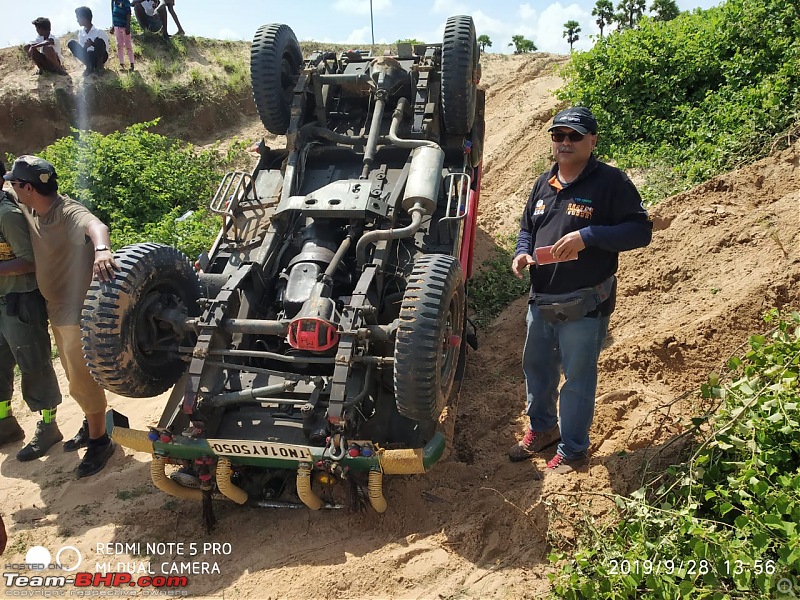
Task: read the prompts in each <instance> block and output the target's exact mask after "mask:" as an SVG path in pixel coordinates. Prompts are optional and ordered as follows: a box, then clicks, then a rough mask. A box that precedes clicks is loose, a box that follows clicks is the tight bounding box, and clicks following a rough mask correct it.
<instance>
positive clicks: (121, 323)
mask: <svg viewBox="0 0 800 600" xmlns="http://www.w3.org/2000/svg"><path fill="white" fill-rule="evenodd" d="M114 259H115V260H116V263H117V265H118V266H119V270H118V271H117V272H116V276H115V278H114V280H113V281H110V282H102V283H101V282H99V281H92V285H91V286H90V287H89V291H88V292H87V294H86V300H85V302H84V305H83V313H82V316H81V334H82V342H83V354H84V356H85V358H86V361H87V363H88V366H89V371H90V372H91V373H92V376H93V377H94V378H95V380H96V381H97V382H98V383H99V384H100V385H101V386H103V387H104V388H105V389H107V390H109V391H111V392H114V393H115V394H119V395H121V396H128V397H131V398H147V397H149V396H155V395H158V394H160V393H162V392H164V391H165V390H167V389H169V387H170V386H172V385H173V384H174V383H175V382H176V381H177V380H178V379H179V378H180V376H181V375H182V374H183V372H184V371H185V370H186V365H187V363H186V362H184V361H183V360H182V359H181V357H180V356H179V355H178V353H177V347H178V346H179V345H180V344H181V342H182V341H184V340H183V339H182V338H184V337H185V336H184V335H183V334H182V333H181V332H178V331H176V330H175V328H173V327H171V326H170V325H169V323H168V322H167V321H166V320H164V319H161V318H159V317H160V315H162V314H163V311H165V310H170V311H171V312H172V315H177V314H183V315H197V314H198V313H199V309H198V306H197V300H198V298H199V297H200V284H199V283H198V280H197V275H196V274H195V272H194V269H192V266H191V264H190V262H189V259H188V258H187V257H186V256H185V255H184V254H183V253H182V252H180V251H179V250H176V249H175V248H172V247H171V246H165V245H162V244H134V245H132V246H126V247H125V248H122V249H121V250H119V251H118V252H117V253H116V254H115V255H114Z"/></svg>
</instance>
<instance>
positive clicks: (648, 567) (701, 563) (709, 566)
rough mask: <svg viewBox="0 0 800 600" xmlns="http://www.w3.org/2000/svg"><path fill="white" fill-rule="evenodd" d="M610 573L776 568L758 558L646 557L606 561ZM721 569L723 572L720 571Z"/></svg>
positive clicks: (683, 573)
mask: <svg viewBox="0 0 800 600" xmlns="http://www.w3.org/2000/svg"><path fill="white" fill-rule="evenodd" d="M606 565H607V566H608V574H609V575H630V574H631V573H634V574H640V573H641V574H643V575H662V574H663V575H676V576H682V577H684V576H687V575H689V576H691V575H706V574H708V573H710V572H712V571H716V572H717V573H718V574H720V575H725V576H730V575H741V574H742V573H744V572H746V571H747V572H751V573H753V574H754V575H761V574H762V573H763V574H766V575H773V574H774V573H775V570H776V565H775V561H774V560H761V559H756V560H754V561H752V562H747V561H742V560H725V561H722V562H720V563H718V564H715V563H714V562H712V561H710V560H707V559H705V558H701V559H699V560H683V559H681V560H674V559H671V558H662V559H656V560H650V559H644V560H638V559H633V560H630V559H627V558H624V559H615V558H612V559H610V560H608V561H606ZM717 569H719V570H717ZM720 571H721V572H720Z"/></svg>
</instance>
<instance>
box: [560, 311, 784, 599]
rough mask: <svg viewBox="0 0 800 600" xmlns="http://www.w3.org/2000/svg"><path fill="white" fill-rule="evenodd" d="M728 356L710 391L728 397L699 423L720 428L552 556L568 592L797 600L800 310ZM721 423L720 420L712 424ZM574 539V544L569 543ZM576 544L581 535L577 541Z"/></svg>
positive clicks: (706, 388) (776, 318)
mask: <svg viewBox="0 0 800 600" xmlns="http://www.w3.org/2000/svg"><path fill="white" fill-rule="evenodd" d="M766 320H767V321H768V322H777V326H776V327H775V328H774V329H773V330H772V332H771V333H770V334H768V335H755V336H752V337H751V338H750V339H749V347H750V349H749V351H748V352H747V353H746V354H745V355H744V356H743V357H741V358H739V357H733V358H731V359H730V360H729V361H728V368H729V371H730V372H729V375H728V377H726V380H725V383H722V382H721V381H720V378H719V377H717V376H716V375H711V376H710V377H709V380H708V383H706V384H704V385H703V386H702V387H701V390H700V394H701V395H702V396H703V397H705V398H708V399H715V400H717V401H718V402H719V404H721V406H720V407H719V410H717V411H712V412H711V413H710V414H709V415H708V419H709V422H708V423H707V422H706V419H705V418H699V417H698V418H696V419H694V425H695V430H694V433H699V432H701V431H706V430H708V433H707V434H706V435H705V437H704V439H703V440H702V441H701V442H700V443H699V444H698V445H697V447H696V449H695V450H694V451H693V452H692V454H691V455H690V456H689V457H688V459H687V460H686V461H685V462H684V463H682V464H680V465H677V466H673V467H670V468H669V469H668V470H667V471H666V472H665V473H662V474H661V475H659V476H658V477H657V478H656V479H655V480H654V481H653V482H651V483H650V484H649V485H647V486H646V487H643V488H641V489H639V490H638V491H637V492H634V493H633V494H631V496H630V497H621V496H616V497H614V499H615V501H616V505H617V509H618V513H619V514H618V517H619V519H618V520H617V521H616V522H614V523H613V524H612V525H610V526H608V527H602V528H597V527H596V525H595V524H592V523H589V522H588V521H587V522H585V523H583V526H582V527H580V526H579V528H580V529H581V530H582V531H583V538H582V539H581V540H580V544H579V548H578V549H577V550H576V551H574V552H571V553H570V555H569V558H568V555H567V553H566V552H565V550H566V545H562V549H560V550H556V551H554V552H553V553H552V554H551V556H550V558H551V560H553V561H555V562H556V563H558V564H559V565H560V567H561V568H560V574H559V575H557V576H554V577H553V579H554V591H555V593H556V594H557V595H558V596H560V597H564V598H574V599H578V598H608V599H627V598H631V599H633V598H687V599H693V600H694V599H697V598H713V599H715V600H717V599H718V600H724V599H733V598H755V597H757V598H768V597H769V598H783V597H785V598H794V597H796V596H795V595H794V594H793V592H797V591H800V532H798V526H797V524H798V523H800V438H798V437H797V430H798V426H800V410H799V408H798V407H800V383H799V382H798V373H799V372H800V314H798V313H796V312H794V313H792V314H791V315H786V316H785V318H782V317H781V316H780V315H778V313H777V311H775V310H773V311H770V313H768V314H767V316H766ZM709 424H710V427H708V425H709ZM563 541H564V540H562V542H563ZM568 544H569V545H571V543H570V542H568Z"/></svg>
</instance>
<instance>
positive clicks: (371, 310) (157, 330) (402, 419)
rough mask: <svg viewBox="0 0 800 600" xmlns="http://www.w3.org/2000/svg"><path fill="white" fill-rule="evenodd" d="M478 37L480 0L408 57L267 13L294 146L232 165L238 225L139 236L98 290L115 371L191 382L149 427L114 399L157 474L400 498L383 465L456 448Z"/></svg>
mask: <svg viewBox="0 0 800 600" xmlns="http://www.w3.org/2000/svg"><path fill="white" fill-rule="evenodd" d="M478 58H479V52H478V47H477V44H476V38H475V28H474V25H473V22H472V19H471V17H468V16H455V17H451V18H450V19H448V21H447V24H446V28H445V34H444V40H443V43H441V44H421V45H414V46H412V45H410V44H399V46H398V53H397V55H396V56H380V57H373V56H372V55H371V53H369V52H365V51H360V50H354V51H350V52H344V53H340V54H337V53H332V52H314V53H313V54H311V55H310V56H308V58H306V59H303V57H302V54H301V51H300V46H299V44H298V43H297V39H296V38H295V35H294V33H293V32H292V30H291V29H290V28H289V27H288V26H286V25H278V24H270V25H264V26H262V27H261V28H260V29H259V30H258V31H257V33H256V35H255V38H254V41H253V44H252V48H251V77H252V84H253V93H254V98H255V102H256V106H257V108H258V111H259V115H260V117H261V120H262V122H263V124H264V126H265V127H266V129H267V130H269V131H270V132H272V133H274V134H285V135H286V147H285V148H281V149H272V148H269V147H267V146H266V145H265V144H264V142H263V141H262V142H261V143H260V144H259V147H258V157H259V158H258V164H257V165H256V167H255V169H254V170H253V172H252V174H248V173H244V172H232V173H228V174H227V175H226V176H225V177H224V178H223V180H222V183H221V184H220V186H219V188H218V190H217V193H216V194H215V196H214V198H213V199H212V201H211V204H210V208H211V210H212V211H214V212H216V213H219V214H220V215H222V216H223V226H222V228H221V231H220V233H219V235H218V236H217V239H216V241H215V242H214V244H213V246H212V247H211V249H210V251H209V252H208V253H207V254H206V253H204V254H203V255H202V256H201V257H200V259H199V260H198V261H197V263H196V264H195V265H192V263H191V262H190V260H189V259H188V258H187V257H186V256H184V255H183V254H182V253H181V252H179V251H178V250H176V249H174V248H172V247H170V246H166V245H161V244H154V243H144V244H135V245H132V246H128V247H125V248H122V249H121V250H119V251H118V252H117V253H116V255H115V259H116V261H117V263H118V265H119V267H120V270H119V272H118V273H117V276H116V278H115V279H114V281H112V282H107V283H101V282H97V281H95V282H93V284H92V286H91V288H90V290H89V292H88V294H87V298H86V303H85V305H84V309H83V318H82V332H83V349H84V353H85V356H86V359H87V362H88V365H89V368H90V371H91V372H92V374H93V376H94V377H95V378H96V380H97V381H98V382H99V383H100V384H101V385H102V386H103V387H104V388H106V389H108V390H110V391H112V392H114V393H117V394H120V395H123V396H128V397H132V398H137V397H139V398H143V397H150V396H154V395H157V394H160V393H162V392H164V391H166V390H168V389H169V388H170V387H171V386H173V385H174V387H173V390H172V392H171V395H170V397H169V400H168V402H167V405H166V408H165V410H164V412H163V415H162V417H161V419H160V421H159V423H158V425H157V426H156V427H151V428H150V431H143V430H135V429H131V428H130V427H129V425H128V419H127V418H125V417H124V416H123V415H122V414H120V413H117V412H115V411H109V414H108V417H107V422H108V429H109V433H110V435H111V436H112V437H113V439H114V440H116V441H117V442H118V443H120V444H121V445H123V446H126V447H129V448H132V449H135V450H140V451H145V452H148V453H150V454H152V455H153V460H152V463H151V476H152V480H153V482H154V484H155V485H156V486H157V487H158V488H160V489H161V490H163V491H165V492H167V493H169V494H172V495H175V496H177V497H180V498H187V499H196V500H202V501H203V503H204V507H208V508H209V509H210V506H211V503H210V501H209V500H210V499H211V498H212V497H213V498H223V497H224V498H228V499H230V500H232V501H234V502H236V503H238V504H249V505H255V506H262V507H298V506H303V505H305V506H308V507H309V508H311V509H315V510H316V509H319V508H332V507H340V506H342V505H343V504H344V503H345V501H346V500H350V501H351V502H353V503H354V504H356V503H357V501H358V500H359V499H363V500H364V502H367V501H368V502H369V503H370V504H371V505H372V507H373V508H374V509H375V510H377V511H378V512H383V511H385V510H386V508H387V502H386V499H385V497H384V495H383V490H382V482H383V479H382V478H383V475H384V474H389V475H392V474H413V473H422V472H425V471H426V470H427V469H429V468H430V467H431V466H432V465H433V464H434V463H436V462H437V461H438V460H439V459H440V458H441V457H442V456H443V454H444V453H445V451H446V450H448V449H449V447H448V446H449V445H450V444H451V443H452V435H453V428H454V423H455V409H456V406H455V404H456V402H457V398H458V390H459V387H460V383H461V379H462V377H463V373H464V366H465V358H466V353H467V345H468V341H469V342H470V344H471V345H473V346H474V345H475V334H474V328H472V327H470V323H469V321H468V319H467V315H466V306H467V305H466V287H467V286H466V283H467V280H468V279H469V277H470V273H471V269H472V265H471V261H472V248H473V242H474V237H475V227H476V216H477V204H478V198H479V192H480V178H481V165H480V163H481V148H482V144H483V129H484V95H483V92H482V91H480V90H478V89H477V82H478V80H479V77H480V65H479V62H478ZM448 438H449V439H448ZM167 465H171V466H170V467H169V469H170V470H172V471H173V472H172V475H171V476H167V468H166V467H167ZM175 469H178V470H177V471H176V470H175ZM343 482H348V483H349V485H344V484H343ZM343 492H344V495H343ZM297 498H299V500H300V501H302V504H300V503H298V502H297V501H296V499H297ZM206 512H210V511H204V513H206ZM206 516H207V525H209V526H210V525H211V524H213V523H212V522H213V515H212V517H210V518H209V517H208V515H206Z"/></svg>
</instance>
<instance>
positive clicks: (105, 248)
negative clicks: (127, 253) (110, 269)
mask: <svg viewBox="0 0 800 600" xmlns="http://www.w3.org/2000/svg"><path fill="white" fill-rule="evenodd" d="M103 250H108V251H110V250H111V248H109V247H108V246H106V245H105V244H100V245H99V246H95V247H94V251H95V252H102V251H103Z"/></svg>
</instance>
